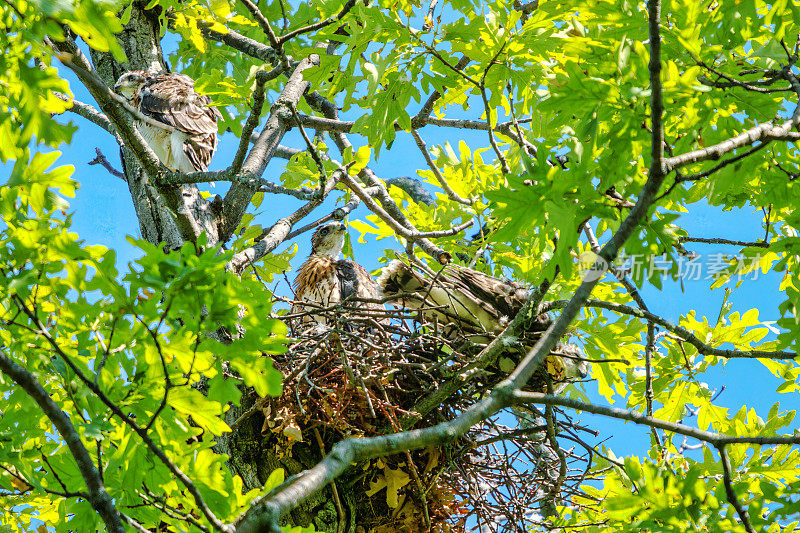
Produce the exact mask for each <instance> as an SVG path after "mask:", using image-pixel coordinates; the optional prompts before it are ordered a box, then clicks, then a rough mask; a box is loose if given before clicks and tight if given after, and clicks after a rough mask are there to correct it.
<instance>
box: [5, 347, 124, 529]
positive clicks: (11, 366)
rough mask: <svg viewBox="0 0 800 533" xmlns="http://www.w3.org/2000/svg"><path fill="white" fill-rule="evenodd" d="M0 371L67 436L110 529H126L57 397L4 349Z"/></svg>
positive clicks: (91, 497) (94, 502)
mask: <svg viewBox="0 0 800 533" xmlns="http://www.w3.org/2000/svg"><path fill="white" fill-rule="evenodd" d="M0 371H2V372H3V373H4V374H5V375H7V376H8V377H9V378H11V379H12V380H13V381H14V382H15V383H16V384H17V385H18V386H19V387H20V388H22V390H24V391H25V392H26V393H27V394H28V396H30V397H31V398H32V399H33V400H34V401H35V402H36V403H37V404H39V407H40V408H41V409H42V411H43V412H44V414H45V415H46V416H47V418H49V419H50V421H51V422H52V423H53V425H54V426H55V427H56V429H57V430H58V433H59V435H61V438H62V439H64V442H65V443H66V445H67V447H68V448H69V451H70V453H72V456H73V457H74V458H75V462H76V463H77V464H78V470H79V471H80V473H81V476H82V477H83V481H84V482H85V483H86V489H87V490H88V491H89V503H91V504H92V508H93V509H94V510H95V511H97V514H99V515H100V518H102V520H103V523H104V524H105V525H106V529H107V530H108V531H113V532H116V533H125V527H124V526H123V525H122V518H121V517H120V514H119V511H118V510H117V508H116V507H114V503H113V502H112V501H111V496H109V495H108V492H106V488H105V486H104V485H103V481H102V479H101V478H100V472H99V471H98V470H97V467H95V465H94V463H93V462H92V457H91V455H89V450H87V449H86V446H84V445H83V441H81V437H80V435H79V434H78V432H77V431H76V430H75V427H74V426H73V425H72V422H70V420H69V417H68V416H67V415H66V413H64V411H62V410H61V408H60V407H59V406H58V404H56V402H55V401H53V399H52V398H51V397H50V395H49V394H47V391H45V390H44V388H42V386H41V385H40V384H39V382H38V381H36V378H35V377H34V376H33V374H31V373H30V372H28V371H27V370H25V369H24V368H22V367H21V366H20V365H18V364H17V363H15V362H14V361H12V360H11V359H9V358H8V357H6V355H5V354H3V353H0Z"/></svg>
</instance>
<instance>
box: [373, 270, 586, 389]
mask: <svg viewBox="0 0 800 533" xmlns="http://www.w3.org/2000/svg"><path fill="white" fill-rule="evenodd" d="M378 286H379V287H380V289H381V292H382V293H383V294H384V295H385V296H393V295H400V294H403V293H411V295H410V296H408V297H400V298H399V299H400V301H401V302H402V305H404V306H406V307H411V308H415V309H422V314H423V316H424V317H425V318H426V319H427V320H436V321H438V322H439V323H440V324H443V325H445V328H446V330H447V329H449V330H450V332H451V333H453V334H460V335H463V336H464V337H466V338H469V339H470V340H472V341H473V342H478V343H484V342H487V341H488V340H490V339H491V338H493V337H495V336H496V335H497V334H499V333H500V332H501V331H502V330H503V329H505V327H506V326H508V323H509V322H510V321H511V320H512V319H513V318H514V317H515V316H516V315H517V313H519V311H520V309H522V306H523V305H525V302H526V300H527V299H528V296H529V294H530V291H529V290H528V289H527V288H525V287H523V286H522V285H519V284H517V283H514V282H513V281H503V280H500V279H497V278H494V277H492V276H489V275H487V274H484V273H482V272H478V271H476V270H472V269H470V268H466V267H462V266H459V265H453V264H450V265H447V266H445V267H444V268H443V269H442V270H441V272H439V273H438V274H437V275H436V276H435V277H434V278H430V277H428V276H423V275H421V274H419V273H417V272H415V271H414V270H413V269H412V268H411V266H409V265H407V264H406V263H403V262H402V261H396V260H395V261H392V262H390V263H389V264H388V265H387V266H386V267H384V269H383V271H382V272H381V275H380V277H378ZM551 323H552V319H551V318H550V316H548V315H547V314H545V313H543V314H541V315H539V316H537V317H535V318H533V317H531V319H530V320H528V322H527V324H526V325H525V331H524V332H523V334H522V335H521V341H522V343H523V344H525V345H532V344H533V341H535V339H538V337H539V336H541V332H543V331H545V330H546V329H547V328H548V327H549V326H550V324H551ZM529 339H530V341H531V342H526V341H528V340H529ZM499 366H500V370H502V371H504V372H507V371H510V370H511V369H513V367H514V366H515V362H514V361H512V360H508V359H506V360H503V359H501V360H500V362H499ZM547 370H548V373H549V374H550V375H551V376H552V377H553V379H554V380H555V381H565V380H568V379H571V378H576V377H581V378H584V377H586V375H587V372H588V365H587V364H586V362H585V361H584V360H583V356H582V352H581V350H580V348H579V347H578V346H575V345H572V344H564V343H560V342H559V344H558V346H557V347H556V350H555V351H554V352H553V353H552V354H551V355H550V357H548V361H547Z"/></svg>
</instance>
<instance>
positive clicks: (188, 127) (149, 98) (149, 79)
mask: <svg viewBox="0 0 800 533" xmlns="http://www.w3.org/2000/svg"><path fill="white" fill-rule="evenodd" d="M114 91H116V92H117V93H119V94H121V95H122V96H124V97H125V98H127V99H128V100H129V101H130V102H131V104H132V105H133V106H134V107H135V108H136V109H138V110H139V112H140V113H142V114H143V115H146V116H148V117H151V118H153V119H155V120H157V121H159V122H163V123H164V124H167V125H169V126H173V127H174V128H175V131H173V132H170V131H167V130H165V129H163V128H159V127H157V126H151V125H150V124H147V123H144V122H141V121H137V125H136V127H137V128H138V129H139V132H140V133H141V134H142V137H144V138H145V140H146V141H147V144H149V145H150V148H152V150H153V152H155V154H156V156H157V157H158V159H159V160H160V161H161V162H162V163H163V164H164V166H166V167H167V168H169V169H170V170H173V171H177V172H185V173H189V172H197V171H203V170H207V169H208V164H209V163H210V162H211V156H212V155H214V150H216V149H217V119H218V118H221V115H220V113H219V111H217V109H216V108H215V107H209V106H210V104H211V99H210V98H209V97H208V96H205V95H202V94H197V93H196V92H194V80H192V78H190V77H189V76H186V75H185V74H178V73H175V72H171V73H167V74H158V75H154V74H150V73H149V72H146V71H144V70H132V71H130V72H126V73H125V74H123V75H122V76H120V78H119V79H118V80H117V83H116V85H114Z"/></svg>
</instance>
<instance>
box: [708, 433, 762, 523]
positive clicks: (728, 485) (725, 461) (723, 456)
mask: <svg viewBox="0 0 800 533" xmlns="http://www.w3.org/2000/svg"><path fill="white" fill-rule="evenodd" d="M717 450H718V451H719V456H720V460H721V461H722V481H723V483H724V484H725V495H726V497H727V498H728V503H730V504H731V505H733V508H734V509H736V514H738V515H739V518H740V519H741V520H742V525H743V526H744V528H745V530H747V533H755V529H753V526H752V524H750V515H749V514H748V512H747V510H746V509H745V508H744V507H742V504H741V503H740V502H739V499H738V498H737V497H736V491H734V490H733V480H732V479H731V461H730V459H729V458H728V451H727V450H726V449H725V445H724V444H720V445H718V446H717Z"/></svg>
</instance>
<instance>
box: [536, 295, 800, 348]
mask: <svg viewBox="0 0 800 533" xmlns="http://www.w3.org/2000/svg"><path fill="white" fill-rule="evenodd" d="M567 303H568V302H567V300H554V301H552V302H547V303H546V304H545V305H544V310H546V311H551V310H553V309H559V308H562V307H565V306H566V305H567ZM586 307H597V308H600V309H608V310H609V311H614V312H616V313H621V314H624V315H631V316H635V317H637V318H641V319H643V320H649V321H651V322H653V323H655V324H657V325H659V326H661V327H662V328H664V329H666V330H667V331H669V332H670V333H674V334H675V335H677V336H678V337H680V338H681V339H683V340H684V341H686V342H688V343H689V344H691V345H692V346H694V347H695V348H697V351H698V352H700V353H701V354H703V355H713V356H716V357H725V358H728V359H762V358H763V359H796V358H797V354H796V353H794V352H785V351H772V352H768V351H761V350H723V349H721V348H714V347H712V346H710V345H708V344H705V343H704V342H702V341H701V340H700V339H698V338H697V337H696V336H695V335H694V334H693V333H691V332H690V331H688V330H686V329H684V328H682V327H680V326H676V325H675V324H672V323H671V322H669V321H667V320H665V319H663V318H661V317H660V316H658V315H654V314H652V313H649V312H647V311H642V310H641V309H636V308H635V307H630V306H628V305H623V304H618V303H612V302H604V301H602V300H587V301H586Z"/></svg>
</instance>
